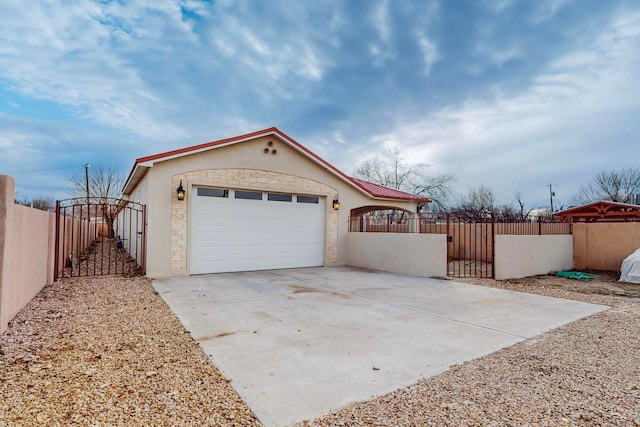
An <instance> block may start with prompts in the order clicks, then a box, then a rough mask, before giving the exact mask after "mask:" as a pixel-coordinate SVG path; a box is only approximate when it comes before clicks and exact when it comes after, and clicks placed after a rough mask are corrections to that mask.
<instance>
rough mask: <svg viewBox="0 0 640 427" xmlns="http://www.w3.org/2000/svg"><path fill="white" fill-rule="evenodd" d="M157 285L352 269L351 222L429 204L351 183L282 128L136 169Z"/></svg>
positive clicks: (132, 196) (130, 188)
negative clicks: (241, 274)
mask: <svg viewBox="0 0 640 427" xmlns="http://www.w3.org/2000/svg"><path fill="white" fill-rule="evenodd" d="M124 197H125V199H127V200H132V201H135V202H138V203H142V204H145V205H147V233H146V236H147V242H146V245H145V248H146V264H147V275H148V276H150V277H166V276H178V275H189V274H206V273H221V272H231V271H251V270H269V269H281V268H297V267H314V266H335V265H344V264H345V259H346V257H345V252H344V251H345V239H346V233H347V232H348V227H349V217H350V215H351V213H352V211H353V212H357V213H358V215H362V214H363V213H365V212H368V211H372V210H380V209H387V208H395V209H401V210H405V211H407V212H411V213H415V212H416V209H417V207H418V205H419V204H421V203H426V202H428V201H429V200H428V199H426V198H425V197H422V196H416V195H413V194H409V193H405V192H402V191H398V190H394V189H390V188H387V187H383V186H380V185H377V184H372V183H368V182H365V181H362V180H358V179H355V178H352V177H349V176H348V175H346V174H345V173H343V172H342V171H340V170H338V169H337V168H335V167H334V166H332V165H331V164H330V163H328V162H327V161H325V160H324V159H322V158H320V157H319V156H318V155H316V154H314V153H313V152H311V151H310V150H309V149H307V148H305V147H304V146H302V145H301V144H300V143H298V142H297V141H295V140H294V139H292V138H291V137H289V136H287V135H286V134H284V133H283V132H282V131H280V130H279V129H277V128H269V129H265V130H261V131H258V132H253V133H250V134H245V135H240V136H236V137H233V138H228V139H223V140H219V141H213V142H208V143H205V144H200V145H195V146H191V147H186V148H181V149H177V150H173V151H169V152H165V153H160V154H155V155H151V156H146V157H142V158H139V159H137V160H136V161H135V164H134V165H133V168H132V170H131V173H130V174H129V176H128V178H127V181H126V183H125V186H124Z"/></svg>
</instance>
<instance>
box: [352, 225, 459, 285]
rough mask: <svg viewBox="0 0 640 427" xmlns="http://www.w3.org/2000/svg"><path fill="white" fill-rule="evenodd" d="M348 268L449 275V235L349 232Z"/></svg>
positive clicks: (439, 275) (427, 275)
mask: <svg viewBox="0 0 640 427" xmlns="http://www.w3.org/2000/svg"><path fill="white" fill-rule="evenodd" d="M346 241H347V244H346V249H347V260H346V263H347V265H351V266H354V267H363V268H371V269H374V270H381V271H389V272H392V273H400V274H409V275H412V276H423V277H446V276H447V236H446V235H444V234H419V233H348V234H347V239H346Z"/></svg>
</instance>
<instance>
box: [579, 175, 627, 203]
mask: <svg viewBox="0 0 640 427" xmlns="http://www.w3.org/2000/svg"><path fill="white" fill-rule="evenodd" d="M635 194H640V169H639V168H626V169H620V170H612V171H609V172H600V173H599V174H597V175H596V176H595V177H594V178H593V181H592V182H591V183H589V184H587V185H585V186H582V187H580V189H579V190H578V192H577V193H576V194H575V195H574V196H573V199H572V201H573V203H575V204H577V205H584V204H587V203H592V202H595V201H598V200H608V201H612V202H620V203H632V202H633V196H634V195H635Z"/></svg>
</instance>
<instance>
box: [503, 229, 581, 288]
mask: <svg viewBox="0 0 640 427" xmlns="http://www.w3.org/2000/svg"><path fill="white" fill-rule="evenodd" d="M572 267H573V238H572V236H571V235H556V236H509V235H498V236H495V265H494V269H495V277H496V279H497V280H505V279H515V278H518V277H527V276H534V275H536V274H547V273H549V272H552V271H558V270H567V269H571V268H572Z"/></svg>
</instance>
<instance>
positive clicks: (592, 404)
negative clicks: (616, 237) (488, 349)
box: [0, 276, 640, 426]
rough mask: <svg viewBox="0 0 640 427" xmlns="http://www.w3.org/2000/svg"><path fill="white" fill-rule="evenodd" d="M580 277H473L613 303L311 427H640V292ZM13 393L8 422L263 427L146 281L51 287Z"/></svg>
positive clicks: (20, 320) (5, 409) (2, 348)
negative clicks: (639, 295) (578, 280)
mask: <svg viewBox="0 0 640 427" xmlns="http://www.w3.org/2000/svg"><path fill="white" fill-rule="evenodd" d="M567 280H568V279H562V278H557V277H552V276H539V277H535V278H527V279H520V280H515V281H501V282H496V281H491V280H480V281H474V280H471V279H465V281H466V282H468V283H471V282H475V283H479V284H482V285H485V286H494V287H500V288H505V289H511V290H517V291H526V292H532V293H537V294H542V295H549V296H555V297H562V298H569V299H574V300H580V301H586V302H593V303H600V304H607V305H611V306H612V307H613V308H612V309H610V310H608V311H606V312H603V313H599V314H596V315H594V316H591V317H589V318H586V319H583V320H580V321H577V322H574V323H572V324H569V325H567V326H564V327H562V328H559V329H556V330H554V331H551V332H549V333H546V334H543V335H541V336H538V337H536V338H534V339H530V340H527V341H524V342H522V343H519V344H517V345H515V346H512V347H509V348H506V349H503V350H500V351H498V352H496V353H493V354H490V355H488V356H485V357H482V358H480V359H476V360H474V361H471V362H467V363H464V364H462V365H457V366H452V368H451V369H450V370H449V371H447V372H445V373H443V374H440V375H438V376H436V377H432V378H429V379H425V380H422V381H420V382H419V383H417V384H415V385H413V386H410V387H408V388H405V389H402V390H399V391H396V392H393V393H390V394H387V395H385V396H382V397H379V398H376V399H373V400H370V401H367V402H362V403H356V404H353V405H350V406H348V407H346V408H344V409H342V410H339V411H337V412H334V413H331V414H329V415H327V416H324V417H321V418H319V419H316V420H312V421H307V422H304V423H301V425H313V426H335V425H349V426H351V425H353V426H369V425H377V426H430V425H433V426H523V425H536V426H538V425H542V426H545V425H549V426H557V425H566V426H593V425H611V426H640V334H639V333H638V331H639V330H640V299H638V298H630V297H629V296H620V295H635V294H634V291H635V290H637V289H640V286H638V287H637V288H634V287H633V286H632V287H631V288H625V292H626V293H620V291H619V290H618V287H617V286H616V284H615V279H610V278H604V279H602V280H600V282H598V281H593V282H590V283H589V285H588V286H587V285H584V284H580V283H576V282H575V281H567ZM598 283H600V284H598ZM0 396H2V398H1V399H0V426H5V425H11V426H14V425H38V424H39V425H52V426H55V425H92V426H107V425H109V426H111V425H158V426H160V425H166V426H180V425H216V426H217V425H238V426H251V425H260V423H259V422H258V421H257V420H256V418H255V417H254V415H253V414H252V413H251V411H250V410H249V408H248V407H247V405H246V404H245V403H244V402H243V401H242V400H241V399H240V398H239V397H238V395H237V394H236V393H235V391H234V390H233V388H232V387H231V386H230V384H229V381H228V380H227V379H225V378H224V377H223V376H222V375H221V374H220V372H219V371H218V370H217V369H216V368H215V366H213V365H212V364H211V363H210V362H209V359H208V358H207V357H206V356H205V355H204V353H203V352H202V351H201V350H200V348H199V347H198V346H197V344H196V343H195V342H194V341H193V340H192V339H191V338H190V336H189V334H187V333H185V330H184V328H183V327H182V326H181V324H180V323H179V321H178V320H177V319H176V318H175V317H174V316H173V315H172V314H171V312H170V310H169V309H168V308H167V306H166V305H165V304H164V302H163V301H162V300H161V299H160V297H159V296H158V295H157V294H156V293H155V292H154V290H153V288H152V287H151V286H150V282H149V280H147V279H144V278H139V277H138V278H122V277H103V278H71V279H63V280H61V281H59V282H56V283H55V284H53V285H52V286H47V287H45V289H44V290H43V291H42V292H41V293H40V294H39V295H38V296H37V297H36V298H35V299H34V300H33V301H32V302H31V303H30V304H29V305H28V306H27V307H26V308H25V309H24V310H22V311H21V312H20V313H19V314H18V316H17V317H16V318H15V319H14V320H13V321H12V322H11V324H10V326H9V329H8V330H7V332H5V334H3V335H2V336H1V337H0Z"/></svg>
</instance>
